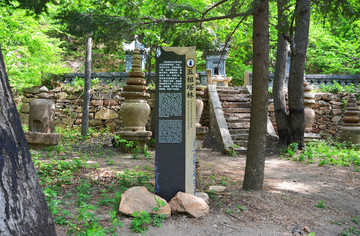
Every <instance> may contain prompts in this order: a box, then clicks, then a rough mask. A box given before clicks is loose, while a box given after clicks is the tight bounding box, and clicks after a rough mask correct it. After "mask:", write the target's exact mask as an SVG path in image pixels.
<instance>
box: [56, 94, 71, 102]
mask: <svg viewBox="0 0 360 236" xmlns="http://www.w3.org/2000/svg"><path fill="white" fill-rule="evenodd" d="M67 97H68V94H67V93H65V92H60V93H57V94H55V98H56V99H57V100H58V102H61V101H63V100H65V99H66V98H67Z"/></svg>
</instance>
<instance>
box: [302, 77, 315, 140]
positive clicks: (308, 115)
mask: <svg viewBox="0 0 360 236" xmlns="http://www.w3.org/2000/svg"><path fill="white" fill-rule="evenodd" d="M313 104H315V97H314V94H312V93H311V87H310V86H309V83H308V82H307V81H306V80H305V78H304V113H305V132H306V133H311V131H312V125H313V123H314V120H315V111H314V110H313V109H312V106H313Z"/></svg>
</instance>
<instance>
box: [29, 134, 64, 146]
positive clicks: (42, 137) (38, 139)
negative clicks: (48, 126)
mask: <svg viewBox="0 0 360 236" xmlns="http://www.w3.org/2000/svg"><path fill="white" fill-rule="evenodd" d="M25 138H26V141H27V142H28V144H29V145H31V144H35V145H57V144H59V142H60V134H55V133H52V134H49V133H38V132H25Z"/></svg>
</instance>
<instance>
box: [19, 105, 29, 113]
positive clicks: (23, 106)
mask: <svg viewBox="0 0 360 236" xmlns="http://www.w3.org/2000/svg"><path fill="white" fill-rule="evenodd" d="M20 112H21V113H29V112H30V104H29V103H24V104H22V106H21V108H20Z"/></svg>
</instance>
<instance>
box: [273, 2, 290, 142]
mask: <svg viewBox="0 0 360 236" xmlns="http://www.w3.org/2000/svg"><path fill="white" fill-rule="evenodd" d="M287 2H288V0H282V1H281V0H280V1H278V2H277V6H278V45H277V54H276V66H275V75H274V83H273V96H274V109H275V119H276V127H277V131H278V135H279V147H280V148H285V147H287V146H288V145H289V144H290V129H289V124H288V113H287V110H286V100H285V73H286V61H287V45H288V44H287V40H285V38H284V32H282V30H281V28H282V27H283V25H285V24H286V22H285V21H286V20H287V18H286V16H285V15H284V6H286V5H287Z"/></svg>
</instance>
